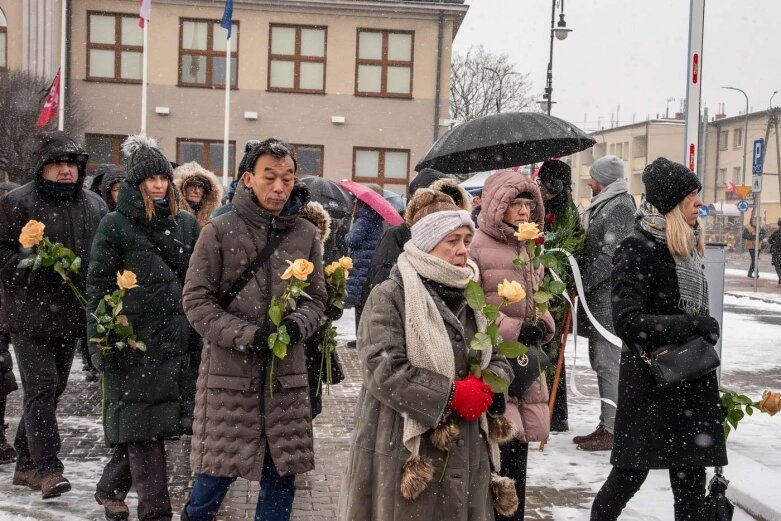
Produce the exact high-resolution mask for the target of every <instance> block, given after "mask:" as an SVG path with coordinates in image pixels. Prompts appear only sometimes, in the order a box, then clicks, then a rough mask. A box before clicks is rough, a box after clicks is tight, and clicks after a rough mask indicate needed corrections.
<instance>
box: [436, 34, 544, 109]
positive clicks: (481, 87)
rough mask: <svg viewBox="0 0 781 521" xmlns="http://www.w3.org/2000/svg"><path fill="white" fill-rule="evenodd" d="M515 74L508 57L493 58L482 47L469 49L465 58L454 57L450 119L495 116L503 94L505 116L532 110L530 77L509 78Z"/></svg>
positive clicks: (521, 75) (502, 107)
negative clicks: (509, 113)
mask: <svg viewBox="0 0 781 521" xmlns="http://www.w3.org/2000/svg"><path fill="white" fill-rule="evenodd" d="M489 69H493V71H496V72H492V71H491V70H489ZM512 72H515V71H513V64H512V63H511V62H510V59H509V57H508V56H507V55H506V54H494V53H492V52H491V51H488V50H486V49H485V48H484V47H483V46H482V45H478V46H472V47H470V48H469V50H468V51H467V52H466V54H454V55H453V61H452V64H451V80H450V118H451V119H454V120H456V121H459V122H464V121H469V120H471V119H475V118H479V117H482V116H487V115H489V114H496V112H497V103H496V102H497V99H499V94H500V90H501V99H500V100H499V105H500V106H501V110H502V112H519V111H522V110H529V109H532V108H533V107H534V105H533V101H532V98H531V96H530V95H529V91H530V90H531V84H530V83H529V75H528V74H510V73H512ZM500 78H501V79H500ZM500 81H501V89H500Z"/></svg>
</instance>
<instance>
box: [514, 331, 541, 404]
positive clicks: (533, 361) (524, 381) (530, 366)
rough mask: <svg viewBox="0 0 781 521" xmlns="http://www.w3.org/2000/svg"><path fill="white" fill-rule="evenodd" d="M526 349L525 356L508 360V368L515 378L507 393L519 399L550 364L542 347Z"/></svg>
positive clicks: (530, 346)
mask: <svg viewBox="0 0 781 521" xmlns="http://www.w3.org/2000/svg"><path fill="white" fill-rule="evenodd" d="M527 347H528V351H527V352H526V354H523V355H521V356H519V357H518V358H510V359H508V360H509V362H510V366H511V367H512V368H513V373H515V378H513V381H512V382H510V386H509V389H508V391H507V392H508V394H509V395H510V396H513V397H515V398H520V397H522V396H523V395H524V394H526V391H528V390H529V388H530V387H531V386H532V384H533V383H534V382H536V381H537V380H538V379H539V377H540V374H541V373H542V372H543V371H545V369H546V368H547V367H548V364H549V363H550V359H549V358H548V355H547V354H546V353H545V351H544V350H543V349H542V347H540V346H539V345H535V344H532V345H529V346H527ZM545 385H547V383H546V384H545Z"/></svg>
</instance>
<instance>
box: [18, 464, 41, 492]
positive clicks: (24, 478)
mask: <svg viewBox="0 0 781 521" xmlns="http://www.w3.org/2000/svg"><path fill="white" fill-rule="evenodd" d="M13 484H14V485H20V486H23V487H30V488H31V489H32V490H41V476H39V475H38V472H37V471H36V470H35V469H29V470H17V471H15V472H14V480H13Z"/></svg>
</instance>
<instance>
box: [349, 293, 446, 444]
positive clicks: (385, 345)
mask: <svg viewBox="0 0 781 521" xmlns="http://www.w3.org/2000/svg"><path fill="white" fill-rule="evenodd" d="M394 285H395V283H394V282H384V283H383V284H382V285H380V286H378V287H377V288H375V289H374V291H372V293H371V295H370V296H369V299H368V300H367V301H366V307H365V308H364V310H363V315H362V316H361V323H360V325H359V327H358V346H359V347H360V348H361V361H362V368H363V382H364V385H365V386H366V389H367V391H368V392H369V393H371V395H372V396H374V397H375V398H376V399H377V400H378V401H380V402H381V403H382V404H384V405H386V406H387V407H390V408H392V409H393V410H395V411H398V412H399V413H400V414H402V415H404V416H409V417H411V418H414V419H415V420H417V421H418V422H420V423H422V424H423V425H425V426H427V427H430V428H433V427H436V426H437V425H438V424H439V421H440V419H441V418H442V414H443V413H444V411H445V408H446V407H447V405H448V398H449V396H450V388H451V384H452V382H451V380H450V379H449V378H448V377H446V376H443V375H441V374H438V373H435V372H433V371H429V370H427V369H422V368H420V367H413V366H412V364H410V362H409V360H408V359H407V350H406V345H405V340H404V338H405V336H404V320H403V317H402V312H401V309H400V307H401V306H403V305H404V303H403V301H401V299H399V298H394V296H393V291H392V289H391V288H393V287H394Z"/></svg>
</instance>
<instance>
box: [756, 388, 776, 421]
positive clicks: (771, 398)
mask: <svg viewBox="0 0 781 521" xmlns="http://www.w3.org/2000/svg"><path fill="white" fill-rule="evenodd" d="M759 410H760V411H762V412H766V413H768V414H769V415H770V416H773V415H774V414H775V413H777V412H778V411H781V393H771V392H770V391H765V392H764V393H762V399H761V400H760V401H759Z"/></svg>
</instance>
